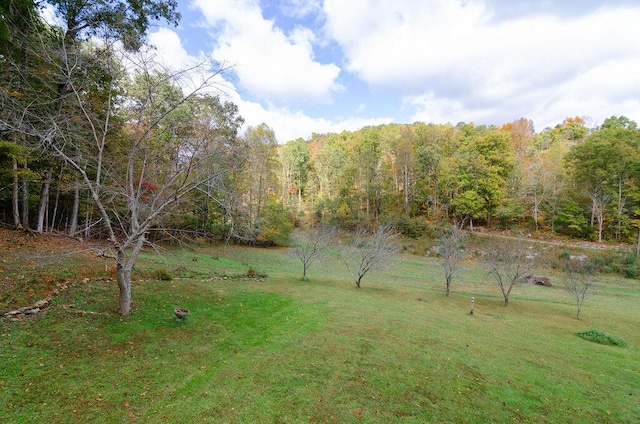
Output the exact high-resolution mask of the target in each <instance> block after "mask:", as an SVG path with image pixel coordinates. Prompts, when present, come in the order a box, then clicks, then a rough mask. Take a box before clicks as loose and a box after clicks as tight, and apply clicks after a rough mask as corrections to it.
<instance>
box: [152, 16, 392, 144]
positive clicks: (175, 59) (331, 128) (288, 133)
mask: <svg viewBox="0 0 640 424" xmlns="http://www.w3.org/2000/svg"><path fill="white" fill-rule="evenodd" d="M297 36H298V37H300V39H301V41H302V39H304V37H311V36H312V34H311V33H308V32H306V31H305V30H302V31H300V32H299V33H298V35H297ZM149 41H150V42H151V43H152V44H153V45H154V46H155V48H156V51H155V53H156V55H157V57H158V59H159V60H160V62H162V63H163V64H164V65H166V66H167V67H169V68H170V69H171V70H173V71H177V70H179V69H183V68H184V67H185V66H186V65H188V64H194V63H198V62H199V61H200V60H202V58H199V57H196V56H193V55H190V54H189V53H188V52H187V51H186V50H185V48H184V45H183V43H182V41H181V39H180V38H179V36H178V34H176V33H175V32H174V31H173V30H170V29H167V28H161V29H159V30H158V31H156V32H154V33H151V34H150V35H149ZM210 75H211V74H208V75H197V76H195V77H196V78H194V79H195V80H202V78H206V77H207V76H210ZM198 77H199V78H198ZM208 91H210V92H211V93H212V94H216V95H220V96H221V98H222V99H224V100H226V101H231V102H233V103H235V104H236V105H238V109H239V112H240V115H241V116H242V117H243V118H244V119H245V125H244V128H243V129H242V131H244V130H245V129H246V128H247V127H249V126H253V127H255V126H257V125H260V124H261V123H263V122H264V123H266V124H267V125H269V127H271V128H272V129H273V130H274V131H275V133H276V137H277V139H278V141H279V142H281V143H283V142H287V141H290V140H294V139H296V138H298V137H303V138H308V137H310V136H311V134H312V133H314V132H316V133H326V132H340V131H343V130H356V129H359V128H361V127H363V126H365V125H378V124H382V123H387V122H391V121H392V119H391V118H387V117H383V118H374V119H362V118H348V119H345V120H341V121H339V122H332V121H329V120H327V119H324V118H313V117H310V116H308V115H306V114H305V113H304V112H303V111H301V110H291V109H290V108H288V107H278V106H276V105H273V104H269V105H268V107H267V108H265V107H263V106H262V105H261V104H260V103H257V102H253V101H248V100H246V99H243V98H242V96H241V95H240V94H239V93H238V92H237V91H236V90H235V89H234V87H233V85H232V84H231V82H230V81H228V80H225V79H224V78H223V76H222V75H218V76H216V78H215V79H214V84H213V85H212V87H211V89H210V90H208Z"/></svg>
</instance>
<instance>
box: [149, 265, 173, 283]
mask: <svg viewBox="0 0 640 424" xmlns="http://www.w3.org/2000/svg"><path fill="white" fill-rule="evenodd" d="M153 278H154V279H156V280H159V281H171V280H173V275H171V273H170V272H169V271H167V270H166V269H162V268H161V269H156V270H155V271H154V272H153Z"/></svg>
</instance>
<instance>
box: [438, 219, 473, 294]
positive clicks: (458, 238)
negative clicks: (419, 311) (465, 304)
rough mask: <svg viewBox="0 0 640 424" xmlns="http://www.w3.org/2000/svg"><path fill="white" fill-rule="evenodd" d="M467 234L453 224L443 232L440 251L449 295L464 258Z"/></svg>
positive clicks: (439, 246)
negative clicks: (454, 277)
mask: <svg viewBox="0 0 640 424" xmlns="http://www.w3.org/2000/svg"><path fill="white" fill-rule="evenodd" d="M466 238H467V235H466V234H465V233H464V232H463V231H462V230H461V229H460V228H458V227H457V226H452V227H451V228H449V229H448V230H446V231H443V232H442V235H441V236H440V243H439V245H438V253H439V254H440V256H442V268H443V270H444V276H445V281H446V294H447V296H449V290H450V288H451V282H452V281H453V276H454V275H455V274H456V272H457V271H458V268H459V267H458V265H459V264H460V261H461V260H462V259H463V258H464V249H465V240H466Z"/></svg>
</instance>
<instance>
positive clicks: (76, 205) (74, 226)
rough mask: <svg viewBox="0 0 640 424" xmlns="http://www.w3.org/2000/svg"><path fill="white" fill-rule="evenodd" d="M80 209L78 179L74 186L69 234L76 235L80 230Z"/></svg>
mask: <svg viewBox="0 0 640 424" xmlns="http://www.w3.org/2000/svg"><path fill="white" fill-rule="evenodd" d="M79 209H80V182H79V181H78V180H77V179H76V181H75V184H74V186H73V207H72V208H71V225H70V226H69V235H70V236H74V235H75V234H76V232H77V231H78V210H79Z"/></svg>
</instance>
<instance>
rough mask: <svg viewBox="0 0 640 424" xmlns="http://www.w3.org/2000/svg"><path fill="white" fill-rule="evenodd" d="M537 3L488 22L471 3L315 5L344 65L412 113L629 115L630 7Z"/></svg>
mask: <svg viewBox="0 0 640 424" xmlns="http://www.w3.org/2000/svg"><path fill="white" fill-rule="evenodd" d="M520 3H522V5H521V6H523V7H524V6H525V5H524V3H526V2H520ZM547 9H549V8H546V9H545V10H544V13H536V14H530V15H529V16H520V17H519V16H510V19H508V20H505V19H502V20H496V19H494V17H495V14H494V13H493V11H492V10H490V9H489V7H488V6H486V5H485V3H484V2H481V1H467V2H456V1H448V0H425V1H421V2H415V1H412V0H379V1H376V2H372V1H367V0H353V1H349V2H344V1H341V0H326V1H325V3H324V12H325V13H326V16H327V23H326V31H327V33H328V34H330V36H332V37H333V38H334V39H335V40H336V41H337V42H338V43H339V45H340V46H341V47H342V49H343V51H344V53H345V56H346V58H345V59H346V62H347V64H348V70H349V71H350V72H352V73H354V74H356V75H358V76H359V77H360V78H361V79H362V80H364V81H365V82H367V83H368V84H369V85H370V86H379V87H386V88H387V89H388V90H389V91H391V92H393V93H396V94H399V95H402V96H405V104H409V105H414V106H415V107H416V114H415V116H414V118H422V119H424V118H425V117H426V118H431V119H429V120H433V121H434V122H438V121H440V120H444V121H453V120H456V119H460V120H466V121H469V120H474V121H480V120H483V119H486V120H490V121H489V122H487V123H499V122H500V121H497V122H496V121H493V120H495V119H504V118H505V117H508V116H512V115H516V114H517V115H520V116H527V117H529V116H530V115H531V114H538V115H539V116H540V119H541V120H545V122H548V121H549V120H551V119H552V117H551V116H550V115H551V111H555V113H557V114H564V115H565V117H566V116H575V115H576V114H578V110H584V112H585V113H592V114H593V113H596V114H597V113H598V111H599V110H600V109H598V107H600V108H602V107H603V105H604V104H610V105H611V106H610V107H609V109H615V108H617V107H621V108H622V107H626V108H629V107H630V108H631V109H622V110H618V114H620V113H629V112H630V111H636V113H637V110H638V105H640V85H638V77H637V75H638V74H640V72H638V69H640V68H639V67H638V60H639V59H640V44H638V43H636V42H635V41H633V40H635V39H634V36H635V35H636V34H637V33H638V31H637V23H638V22H640V8H639V7H635V8H631V7H627V8H606V7H601V8H599V9H591V11H590V12H589V11H584V10H581V12H582V13H581V14H579V15H575V16H564V15H563V18H562V19H559V18H558V17H556V16H554V15H552V14H550V12H549V10H547ZM614 94H615V95H616V96H617V99H616V100H615V101H613V99H610V98H611V97H612V96H614ZM589 99H591V101H593V102H594V103H591V104H589V103H585V102H588V101H590V100H589ZM596 100H597V101H596ZM611 102H613V103H611ZM543 105H544V106H543ZM591 105H592V106H593V107H594V110H591V111H589V110H585V109H587V108H588V107H589V106H591ZM571 107H574V108H577V109H578V110H576V109H573V110H568V109H569V108H571ZM565 111H566V112H565ZM454 117H455V118H454ZM518 117H519V116H515V117H514V118H513V119H517V118H518ZM508 119H511V118H508ZM553 119H556V120H557V119H560V121H561V120H562V119H563V118H562V117H560V116H554V117H553ZM635 119H638V116H635ZM502 122H506V121H502ZM481 123H482V122H481Z"/></svg>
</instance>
